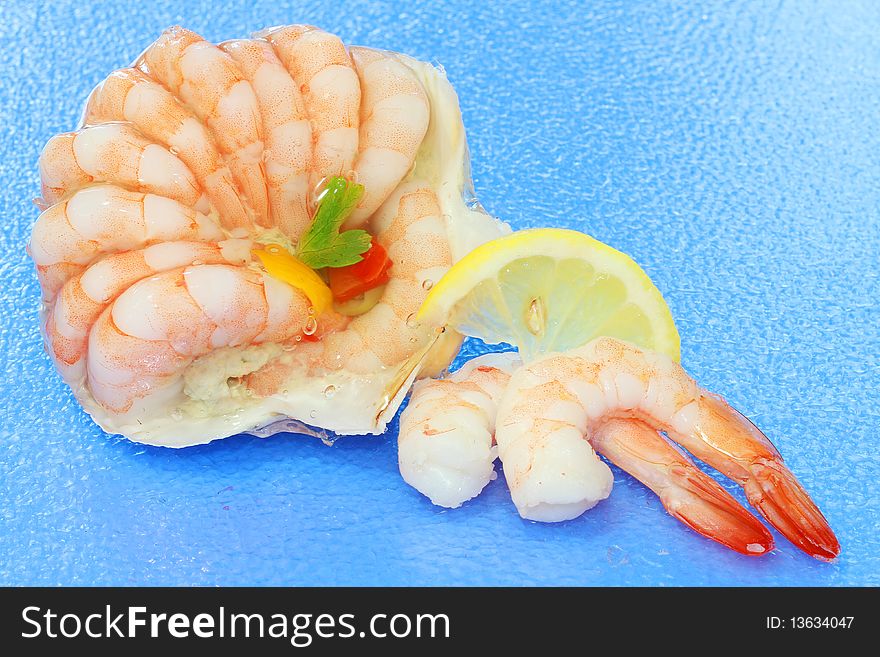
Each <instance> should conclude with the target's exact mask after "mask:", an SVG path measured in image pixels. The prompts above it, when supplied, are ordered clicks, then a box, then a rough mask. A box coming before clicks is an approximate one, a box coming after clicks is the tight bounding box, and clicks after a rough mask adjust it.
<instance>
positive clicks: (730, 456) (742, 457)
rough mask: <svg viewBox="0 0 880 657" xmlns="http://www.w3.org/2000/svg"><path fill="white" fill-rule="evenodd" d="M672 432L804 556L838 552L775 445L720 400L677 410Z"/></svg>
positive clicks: (830, 556) (707, 399) (707, 397)
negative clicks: (736, 485) (741, 492)
mask: <svg viewBox="0 0 880 657" xmlns="http://www.w3.org/2000/svg"><path fill="white" fill-rule="evenodd" d="M694 406H696V408H694ZM673 428H674V429H676V431H675V435H674V436H673V437H674V438H675V439H676V440H677V441H678V442H680V443H681V444H682V445H683V446H684V447H685V448H687V449H688V450H689V451H691V452H692V453H693V454H694V455H695V456H697V457H698V458H700V459H702V460H704V461H705V462H706V463H708V464H709V465H711V466H712V467H714V468H716V469H718V470H719V471H720V472H722V473H724V474H725V475H727V476H728V477H730V478H731V479H733V480H734V481H736V482H737V483H739V484H740V485H741V486H742V487H743V488H744V489H745V493H746V497H747V498H748V500H749V502H750V503H751V504H752V506H754V507H755V508H756V509H758V511H760V512H761V514H762V515H763V516H764V517H765V518H767V520H768V521H769V522H770V524H772V525H773V526H774V527H776V529H778V530H779V532H780V533H782V535H783V536H785V537H786V538H787V539H788V540H790V541H791V542H792V543H794V544H795V545H797V546H798V547H799V548H800V549H802V550H803V551H804V552H806V553H807V554H809V555H811V556H813V557H816V558H817V559H825V560H830V559H834V558H835V557H836V556H837V555H838V554H839V553H840V544H839V543H838V541H837V538H836V537H835V535H834V532H833V531H832V530H831V527H830V526H829V525H828V521H827V520H826V519H825V516H823V515H822V512H821V511H819V508H818V507H817V506H816V504H815V502H813V500H812V499H810V496H809V495H808V494H807V492H806V491H805V490H804V488H803V486H801V484H800V483H799V482H798V480H797V479H796V478H795V476H794V474H792V472H791V471H790V470H789V469H788V468H787V467H786V466H785V464H784V463H783V461H782V456H780V454H779V452H778V451H777V450H776V448H775V447H773V444H772V443H771V442H770V441H769V440H768V439H767V437H766V436H765V435H764V434H763V433H762V432H761V431H760V430H759V429H758V428H757V427H756V426H755V425H754V424H752V423H751V422H750V421H749V420H748V419H747V418H746V417H744V416H743V415H741V414H740V413H739V412H737V411H736V410H735V409H734V408H732V407H731V406H730V405H729V404H727V402H725V401H724V400H723V399H721V398H720V397H717V396H715V395H710V394H705V395H703V396H702V397H701V398H700V399H699V401H698V402H695V403H693V404H691V405H690V406H689V407H686V408H684V409H682V410H681V411H679V413H678V415H677V416H676V418H674V424H673Z"/></svg>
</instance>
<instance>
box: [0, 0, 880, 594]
mask: <svg viewBox="0 0 880 657" xmlns="http://www.w3.org/2000/svg"><path fill="white" fill-rule="evenodd" d="M283 4H284V3H282V2H277V1H275V0H273V1H271V2H270V1H265V2H263V1H260V2H243V1H242V2H224V3H217V2H213V1H212V2H208V1H205V2H200V3H196V2H192V3H186V2H180V0H174V1H166V0H161V1H156V2H148V3H131V2H127V1H126V2H113V3H109V2H108V3H89V2H82V1H79V2H77V1H70V2H69V1H60V0H55V1H54V2H37V3H31V2H27V3H25V2H15V1H13V0H0V37H2V38H0V48H2V53H0V133H2V137H0V216H2V231H3V232H2V245H0V251H2V254H3V255H2V282H3V283H2V288H0V322H2V332H0V345H2V359H3V369H4V374H3V376H2V377H0V399H2V404H3V405H2V427H0V431H2V435H0V440H2V443H0V584H205V585H213V584H590V585H602V584H652V585H653V584H666V585H675V584H722V585H723V584H757V585H762V584H767V585H776V584H803V585H863V584H874V585H876V584H880V536H878V520H880V505H878V494H877V481H878V478H880V465H878V458H877V455H876V448H877V429H878V410H877V388H878V378H880V377H878V366H880V356H878V351H880V339H878V338H880V322H878V319H880V318H878V297H880V284H878V273H877V268H878V262H880V222H878V211H880V131H878V119H880V39H878V37H877V35H878V34H880V4H878V3H876V2H872V1H870V0H866V1H865V2H861V3H859V2H847V3H839V2H807V1H802V2H799V1H797V0H788V1H781V2H773V3H760V2H758V3H745V2H729V3H699V4H692V6H689V7H683V6H679V5H680V4H684V3H676V2H672V1H670V2H665V1H662V2H658V1H652V2H645V3H641V4H639V3H633V2H625V1H623V0H620V1H613V0H602V1H594V2H590V3H589V4H587V3H584V6H582V5H581V3H576V2H560V1H558V0H556V1H553V2H547V3H533V4H515V3H513V4H505V5H500V4H499V5H493V3H484V2H479V3H472V2H471V0H459V1H458V2H454V3H440V2H432V3H425V4H424V6H422V7H420V8H415V7H413V6H411V5H412V3H400V4H395V3H389V2H369V1H367V2H345V3H336V2H334V3H327V2H307V3H306V2H304V3H301V4H292V5H290V6H288V7H287V8H281V5H283ZM473 4H476V5H478V7H479V8H478V9H472V8H470V7H471V6H472V5H473ZM181 7H183V8H181ZM176 22H180V23H183V24H185V25H187V26H188V27H190V28H192V29H195V30H197V31H200V32H201V33H203V34H204V35H205V36H206V37H207V38H209V39H212V40H221V39H226V38H232V37H239V36H244V35H246V34H248V33H249V32H250V31H253V30H255V29H258V28H261V27H264V26H267V25H274V24H280V23H289V22H310V23H314V24H317V25H320V26H322V27H324V28H326V29H328V30H330V31H333V32H336V33H338V34H340V35H341V36H342V37H343V38H344V39H345V40H346V41H348V42H352V43H362V44H365V45H371V46H377V47H382V48H388V49H392V50H400V51H404V52H407V53H410V54H412V55H414V56H416V57H419V58H423V59H428V60H436V61H438V62H441V63H442V64H443V65H444V66H445V67H446V70H447V71H448V74H449V77H450V78H451V80H452V82H453V83H454V84H455V86H456V88H457V89H458V92H459V94H460V96H461V103H462V109H463V112H464V119H465V124H466V126H467V128H468V132H469V137H470V146H471V152H472V156H473V170H474V178H475V183H476V189H477V193H478V195H479V197H480V199H481V200H482V202H483V203H484V205H485V206H486V207H487V208H489V209H490V211H491V212H493V213H495V214H497V215H499V216H501V217H503V218H504V219H506V220H508V221H510V222H511V223H512V224H513V225H514V227H517V228H522V227H526V226H544V225H557V226H570V227H576V228H579V229H582V230H585V231H587V232H590V233H591V234H593V235H594V236H596V237H597V238H599V239H601V240H603V241H606V242H608V243H610V244H612V245H613V246H615V247H617V248H619V249H621V250H623V251H625V252H627V253H629V254H631V255H632V256H633V257H634V258H635V259H636V260H637V261H638V262H640V263H641V264H642V265H643V266H644V267H645V268H646V270H647V271H648V272H649V274H650V275H651V276H652V277H653V278H654V280H655V281H656V283H657V285H658V286H659V287H660V289H661V290H662V291H663V292H664V294H665V295H666V298H667V299H668V301H669V303H670V305H671V307H672V310H673V313H674V315H675V317H676V318H677V321H678V325H679V328H680V330H681V334H682V343H683V354H684V356H683V358H684V364H685V366H686V367H687V368H688V369H689V370H690V371H691V372H692V373H693V374H694V375H695V376H696V377H697V378H698V380H700V381H701V382H702V383H703V384H704V385H706V386H707V387H709V388H711V389H713V390H717V391H719V392H721V393H723V394H724V395H726V396H727V397H728V398H729V399H730V400H731V401H732V402H733V403H734V405H736V406H737V407H739V408H740V409H741V410H742V411H744V412H745V413H747V414H748V415H749V416H750V417H752V418H754V419H755V421H756V422H757V423H758V424H760V425H761V426H762V427H763V428H764V429H765V430H766V432H767V433H768V434H769V435H770V436H771V437H772V438H773V440H774V441H775V442H776V444H777V446H778V447H779V448H780V449H781V451H782V452H783V454H784V455H785V456H786V460H787V462H788V464H789V465H790V467H791V468H792V469H793V470H794V472H795V473H796V474H797V475H798V476H799V477H800V479H801V481H802V482H803V483H804V484H805V486H806V487H807V489H808V490H809V491H810V492H811V493H812V495H813V497H814V498H815V499H816V501H817V502H818V503H819V505H820V506H821V508H822V509H823V510H824V512H825V514H826V515H827V517H828V519H829V520H830V522H831V524H832V525H833V527H834V528H835V529H836V531H837V533H838V536H839V537H840V539H841V543H842V544H843V556H842V557H841V558H840V559H839V560H838V562H836V563H834V564H832V565H827V564H821V563H818V562H816V561H813V560H811V559H809V558H808V557H806V556H804V555H802V554H801V553H799V552H798V551H796V550H795V549H794V548H793V547H791V546H790V545H789V544H788V543H787V542H786V541H785V540H784V539H782V538H779V537H778V543H779V549H778V550H777V551H776V552H775V553H773V554H772V555H771V556H769V557H767V558H764V559H760V560H756V559H748V558H745V557H741V556H738V555H736V554H734V553H732V552H728V551H727V550H725V549H723V548H721V547H718V546H716V545H715V544H713V543H711V542H709V541H706V540H703V539H702V538H700V537H698V536H696V535H695V534H693V533H692V532H690V531H688V530H686V529H684V528H683V527H682V526H680V525H679V524H678V523H677V522H676V521H675V520H673V519H671V518H670V517H669V516H667V515H666V514H665V513H664V512H663V509H662V507H661V506H660V504H659V503H658V502H657V500H656V499H655V498H654V497H653V496H652V495H651V494H649V493H648V492H647V491H646V490H645V489H643V488H642V487H641V486H639V485H638V484H636V483H634V482H633V481H632V480H631V479H630V478H629V477H627V476H626V475H624V474H622V473H620V472H616V475H617V476H616V478H617V483H616V486H615V489H614V493H613V495H612V497H611V498H610V499H609V500H608V501H606V502H603V503H602V504H601V505H600V506H599V507H597V508H596V509H595V510H593V511H592V512H590V513H588V514H586V515H585V516H583V517H581V518H579V519H577V520H575V521H572V522H568V523H565V524H563V525H555V526H553V525H539V524H531V523H528V522H524V521H522V520H520V518H519V517H518V516H517V514H516V512H515V510H514V508H513V506H512V505H511V504H510V502H509V499H508V495H507V492H506V489H505V486H504V484H503V481H496V482H494V483H493V484H492V485H490V486H489V488H488V489H487V491H486V492H485V493H484V495H483V496H482V497H481V498H479V499H478V500H476V501H474V502H472V503H470V504H468V505H466V506H465V507H464V508H462V509H459V510H457V511H443V510H439V509H437V508H434V507H432V506H431V505H430V504H429V503H428V501H427V500H425V499H424V498H422V497H420V496H419V495H418V494H417V493H416V492H415V491H413V490H411V489H409V488H408V487H407V486H406V485H405V484H404V483H403V481H402V480H401V479H400V476H399V474H398V472H397V465H396V450H395V433H394V431H391V432H389V433H388V434H387V435H385V436H382V437H380V438H376V439H372V440H364V439H343V440H340V441H339V442H338V443H337V444H336V445H335V446H334V447H332V448H330V447H325V446H324V445H322V444H321V443H319V442H317V441H316V440H311V439H304V438H302V437H298V436H290V435H284V436H278V437H276V438H274V439H271V440H259V439H256V438H250V437H237V438H233V439H229V440H225V441H222V442H220V443H215V444H213V445H210V446H207V447H200V448H194V449H188V450H186V451H182V452H172V451H168V450H165V449H158V448H147V447H143V446H139V445H135V444H132V443H129V442H126V441H120V440H117V439H113V438H109V437H108V436H106V435H104V434H103V433H102V432H101V431H100V430H99V429H97V428H96V427H95V426H94V425H93V424H92V423H91V422H90V420H89V419H88V418H87V417H86V416H85V414H84V413H83V412H82V411H81V410H80V409H79V408H78V406H77V404H76V403H75V401H74V400H73V398H72V396H71V394H70V393H69V392H68V390H67V389H66V388H65V387H64V386H63V385H62V383H61V381H60V380H59V378H58V377H57V376H56V375H55V373H54V372H53V370H52V367H51V365H50V363H49V360H48V358H47V357H46V356H45V354H44V353H43V351H42V348H41V346H40V341H39V338H38V331H37V320H36V312H37V299H38V291H37V284H36V279H35V277H34V275H33V273H32V268H31V264H30V262H29V261H28V260H27V259H26V257H25V255H24V245H25V241H26V239H27V236H28V234H29V230H30V226H31V224H32V223H33V221H34V219H35V217H36V215H37V211H36V209H35V208H34V206H33V205H31V199H32V198H33V197H34V196H36V195H37V193H38V179H37V168H36V161H37V156H38V153H39V151H40V149H41V147H42V146H43V144H44V143H45V142H46V140H47V139H48V138H49V137H50V136H51V135H53V134H54V133H57V132H61V131H66V130H69V129H72V128H73V127H74V125H75V122H76V120H77V118H78V115H79V111H80V108H81V105H82V103H83V100H84V98H85V97H86V94H87V93H88V92H89V90H90V89H91V88H92V86H93V85H94V84H95V83H96V82H98V81H99V80H100V79H101V78H102V77H103V76H104V75H105V74H107V73H108V72H110V71H111V70H112V69H114V68H116V67H118V66H121V65H124V64H127V63H128V62H129V61H130V60H132V59H133V57H134V56H135V55H137V54H138V53H139V52H140V51H141V50H142V49H143V48H144V46H145V45H146V44H148V43H149V42H150V41H152V40H153V39H154V38H155V37H156V36H157V35H158V34H159V32H160V31H161V30H162V29H163V28H165V27H166V26H168V25H171V24H173V23H176ZM395 428H396V427H395ZM735 494H736V495H737V496H738V498H739V499H743V498H742V496H741V495H740V493H739V491H738V489H737V491H736V492H735Z"/></svg>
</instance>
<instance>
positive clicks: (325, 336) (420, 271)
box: [248, 181, 452, 396]
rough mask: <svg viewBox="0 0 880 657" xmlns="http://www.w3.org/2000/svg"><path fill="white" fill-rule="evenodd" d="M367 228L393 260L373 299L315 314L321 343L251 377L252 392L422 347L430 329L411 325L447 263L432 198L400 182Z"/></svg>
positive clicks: (362, 367)
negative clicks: (358, 308)
mask: <svg viewBox="0 0 880 657" xmlns="http://www.w3.org/2000/svg"><path fill="white" fill-rule="evenodd" d="M372 230H373V232H374V233H375V234H376V235H377V239H378V241H379V243H380V244H382V245H383V246H384V247H385V248H386V250H387V251H388V255H389V257H390V258H391V260H392V262H393V263H394V264H393V265H392V267H391V271H390V273H391V280H390V281H389V282H388V283H387V284H386V286H385V289H384V291H383V292H382V296H381V297H380V299H379V301H378V303H377V304H376V305H375V306H374V307H373V308H372V309H371V310H369V311H368V312H366V313H364V314H363V315H359V316H357V317H354V318H353V319H351V320H347V318H341V317H334V316H333V314H332V313H329V314H328V315H326V316H323V317H321V318H319V319H318V327H319V329H320V332H321V339H320V341H317V342H309V343H304V344H302V345H300V346H299V347H298V348H297V349H296V350H294V351H292V352H290V353H287V354H284V355H283V356H282V357H280V358H278V359H276V360H275V361H273V362H272V363H270V364H269V365H268V366H267V367H265V368H264V369H262V370H260V371H259V372H255V373H254V374H252V375H250V376H249V377H248V386H249V388H250V389H251V390H252V391H254V393H256V394H257V395H259V396H268V395H272V394H275V393H276V392H278V391H279V390H281V389H283V388H285V387H287V384H288V382H289V381H290V380H291V379H292V378H295V377H298V376H304V375H309V376H315V375H316V374H317V373H320V372H322V371H337V370H346V371H347V372H351V373H354V374H360V375H364V374H370V373H372V372H377V371H380V370H382V369H384V368H386V367H388V366H392V365H395V364H398V363H401V362H402V361H405V360H406V359H407V358H409V357H410V356H411V355H412V354H414V353H416V352H417V351H418V350H419V349H420V348H422V347H423V346H425V345H426V344H427V342H428V340H429V339H430V331H429V330H428V329H427V327H424V326H419V325H417V324H416V323H415V322H414V318H415V313H416V312H417V311H418V309H419V307H420V306H421V304H422V301H424V299H425V296H427V294H428V290H429V289H430V287H431V283H433V282H434V281H437V280H439V278H440V277H441V276H442V275H443V274H444V273H445V272H446V270H447V269H449V267H450V265H451V264H452V254H451V253H450V250H449V244H448V241H447V239H446V232H445V231H446V228H445V224H444V222H443V217H442V216H441V214H440V206H439V205H438V203H437V197H436V196H435V195H434V192H433V191H432V190H431V188H430V187H428V186H426V185H424V184H422V183H419V182H418V181H414V182H412V183H407V184H404V185H401V186H400V188H399V189H398V190H397V191H395V193H394V194H392V195H391V196H390V197H389V199H388V201H387V202H386V203H385V204H384V205H383V206H382V208H380V209H379V211H378V212H377V213H376V215H375V216H374V218H373V223H372ZM328 323H329V324H331V326H330V327H327V326H325V324H328Z"/></svg>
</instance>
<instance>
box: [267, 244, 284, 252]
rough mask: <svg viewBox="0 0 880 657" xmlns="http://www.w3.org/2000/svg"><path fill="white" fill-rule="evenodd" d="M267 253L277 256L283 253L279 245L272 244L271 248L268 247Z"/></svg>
mask: <svg viewBox="0 0 880 657" xmlns="http://www.w3.org/2000/svg"><path fill="white" fill-rule="evenodd" d="M266 251H268V252H269V253H275V254H277V253H281V247H280V246H278V245H277V244H270V245H269V246H267V247H266Z"/></svg>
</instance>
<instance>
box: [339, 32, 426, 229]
mask: <svg viewBox="0 0 880 657" xmlns="http://www.w3.org/2000/svg"><path fill="white" fill-rule="evenodd" d="M351 58H352V60H353V61H354V65H355V69H356V70H357V74H358V77H359V78H360V82H361V93H362V94H363V102H362V104H361V127H360V138H359V152H358V156H357V161H356V162H355V165H354V171H355V179H356V180H357V181H358V182H359V183H360V184H362V185H363V186H364V195H363V197H362V198H361V200H360V203H358V207H357V208H356V209H355V211H354V212H353V213H352V214H351V217H350V218H349V220H348V222H347V227H349V228H355V227H357V226H360V225H361V224H363V223H364V222H365V221H366V220H367V219H369V217H370V216H371V215H372V214H373V212H375V211H376V208H378V207H379V205H381V203H382V201H383V200H384V199H385V197H386V196H388V193H389V192H391V190H393V189H394V188H395V187H396V186H397V185H398V183H399V182H400V181H401V180H402V179H403V178H404V176H406V174H407V173H409V171H410V169H412V166H413V162H414V161H415V157H416V152H417V151H418V149H419V145H420V144H421V143H422V139H424V137H425V132H426V131H427V129H428V120H429V118H430V114H431V113H430V105H429V103H428V96H427V94H426V93H425V90H424V88H423V87H422V85H421V83H420V82H419V81H418V78H416V76H415V73H413V71H412V69H410V68H409V67H408V66H406V65H405V64H404V63H402V62H401V61H400V60H399V59H397V58H396V57H394V56H393V55H392V54H390V53H383V52H380V51H378V50H372V49H370V48H352V49H351Z"/></svg>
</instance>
